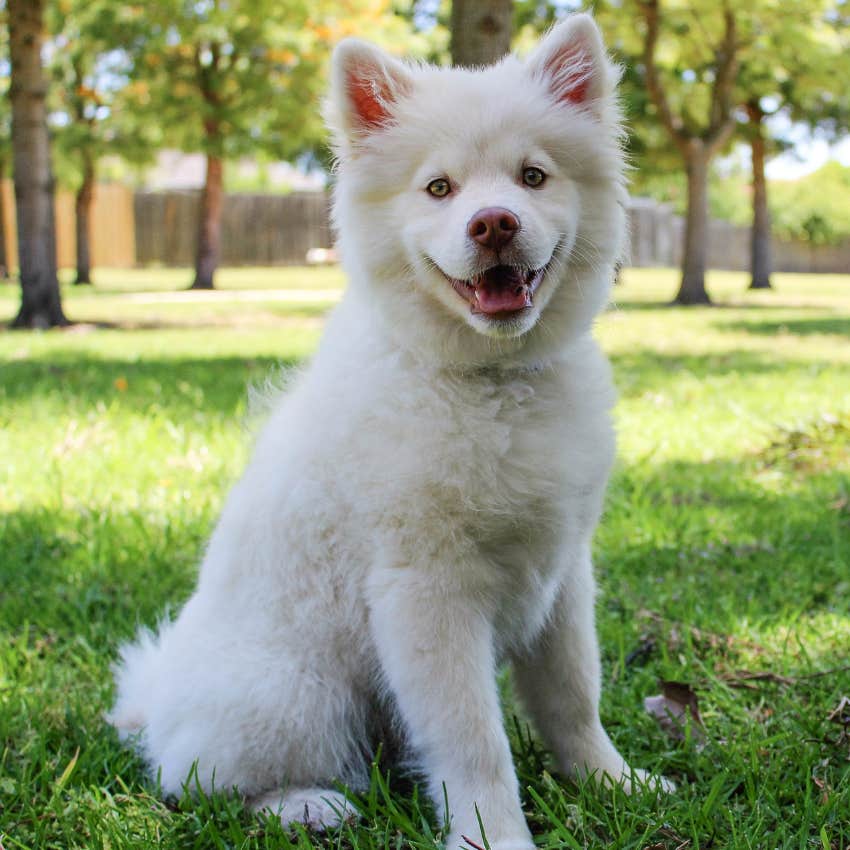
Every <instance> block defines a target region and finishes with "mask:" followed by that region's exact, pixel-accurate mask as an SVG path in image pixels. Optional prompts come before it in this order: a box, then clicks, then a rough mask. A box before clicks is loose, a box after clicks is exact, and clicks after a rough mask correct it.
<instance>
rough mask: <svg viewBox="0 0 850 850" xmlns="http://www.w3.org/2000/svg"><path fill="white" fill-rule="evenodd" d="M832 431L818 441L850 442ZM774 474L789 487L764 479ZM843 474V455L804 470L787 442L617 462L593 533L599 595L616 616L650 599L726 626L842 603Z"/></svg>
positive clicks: (838, 608)
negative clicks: (832, 436) (837, 462)
mask: <svg viewBox="0 0 850 850" xmlns="http://www.w3.org/2000/svg"><path fill="white" fill-rule="evenodd" d="M839 441H840V443H841V445H839V443H838V442H834V443H833V444H831V445H830V446H829V447H825V448H829V449H830V450H832V451H845V447H846V451H850V441H847V439H846V436H844V435H839ZM846 451H845V454H846ZM795 470H796V472H795ZM779 475H782V476H785V479H786V480H787V481H788V482H789V483H788V485H787V486H783V487H780V488H777V487H775V486H772V485H771V484H769V483H764V482H766V481H772V480H775V476H779ZM791 481H793V485H792V484H791V483H790V482H791ZM847 481H848V479H847V470H846V466H845V467H844V469H835V468H831V467H830V466H824V467H823V468H820V469H817V470H811V469H810V470H807V471H806V472H805V474H804V473H803V472H801V471H799V470H798V468H797V458H796V454H795V451H794V447H793V444H792V443H790V442H789V443H788V444H787V446H785V448H784V449H783V447H782V446H781V445H780V444H776V445H774V446H772V447H771V449H770V451H766V452H765V453H762V454H758V455H755V454H753V455H742V456H741V457H740V458H737V459H734V460H718V461H711V462H706V463H699V462H686V461H672V462H667V463H663V464H657V465H656V464H653V463H652V462H651V461H643V462H640V463H638V464H635V465H632V466H628V467H622V468H620V469H619V470H618V471H617V473H616V474H615V476H614V479H613V481H612V483H611V486H610V488H609V493H608V505H607V510H606V514H605V517H604V518H603V521H602V524H601V527H600V529H599V532H598V535H597V552H598V556H597V569H598V570H599V572H600V575H601V578H602V584H603V586H604V588H605V590H604V592H603V594H602V598H603V600H604V603H603V604H604V605H605V607H606V608H608V610H609V611H610V612H611V613H612V614H614V615H615V617H617V618H619V617H618V615H620V616H621V617H622V618H623V619H628V618H629V617H631V616H632V615H633V614H634V612H635V611H639V610H641V609H649V610H654V611H658V612H661V613H662V614H663V615H664V616H665V617H668V618H670V619H671V620H676V621H679V622H683V621H684V622H686V623H688V624H689V625H697V626H702V627H706V628H709V629H723V630H726V631H728V632H730V633H732V632H734V631H735V630H736V628H737V627H738V624H739V623H740V621H749V622H754V621H759V620H762V619H767V620H775V619H777V618H783V617H788V618H789V621H790V620H791V619H793V618H794V616H796V615H797V614H800V613H806V614H810V613H813V612H814V611H817V610H827V611H832V612H836V613H841V614H842V615H844V614H846V612H847V611H848V610H850V585H848V583H847V564H848V563H850V513H848V512H847V511H846V510H845V509H844V508H843V507H842V506H843V505H844V504H845V502H844V499H845V498H846V494H847V490H846V488H847Z"/></svg>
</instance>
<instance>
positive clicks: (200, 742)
mask: <svg viewBox="0 0 850 850" xmlns="http://www.w3.org/2000/svg"><path fill="white" fill-rule="evenodd" d="M615 77H616V74H615V72H614V71H613V69H612V68H611V66H610V65H609V63H608V61H607V59H606V56H605V52H604V49H603V46H602V42H601V39H600V35H599V32H598V30H597V28H596V26H595V24H594V22H593V21H592V19H591V18H590V17H588V16H586V15H575V16H572V17H570V18H568V19H567V20H566V21H565V22H563V23H561V24H560V25H559V26H557V27H556V28H555V29H553V30H552V31H551V32H550V34H549V35H547V36H546V37H545V38H544V39H543V41H542V43H541V44H540V45H539V47H538V48H537V49H536V51H535V52H534V53H532V55H531V56H530V57H529V58H528V59H527V60H526V61H524V62H523V61H520V60H519V59H517V58H515V57H508V58H506V59H504V60H503V61H502V62H500V63H499V64H497V65H495V66H494V67H491V68H486V69H483V70H476V71H466V70H457V69H448V68H432V67H419V66H413V67H411V66H408V65H404V64H401V63H400V62H398V61H396V60H395V59H393V58H391V57H390V56H388V55H386V54H385V53H383V52H382V51H380V50H378V49H377V48H375V47H373V46H371V45H368V44H365V43H363V42H360V41H355V40H349V41H344V42H343V43H342V44H340V45H339V47H338V48H337V49H336V52H335V54H334V58H333V88H332V94H331V98H330V104H329V116H330V123H331V126H332V130H333V133H334V138H335V145H336V150H337V154H338V157H339V180H338V183H337V185H336V189H335V207H334V215H335V222H336V226H337V229H338V232H339V241H340V247H341V251H342V256H343V259H344V262H345V267H346V270H347V272H348V275H349V278H350V286H349V288H348V290H347V291H346V293H345V297H344V299H343V301H342V303H341V304H340V305H339V307H338V308H337V309H336V311H335V312H334V313H333V315H332V317H331V318H330V320H329V322H328V326H327V330H326V332H325V336H324V339H323V341H322V344H321V346H320V348H319V350H318V352H317V354H316V356H315V358H314V359H313V362H312V364H311V366H310V368H309V369H308V370H307V371H306V372H305V373H304V374H303V375H301V377H300V378H299V379H298V381H297V382H296V384H295V386H294V387H293V388H292V389H291V390H290V391H289V392H288V393H287V394H286V396H285V397H284V398H282V399H281V400H280V402H279V404H278V405H277V407H276V409H275V410H274V412H273V414H272V415H271V417H270V420H269V421H268V423H267V425H266V426H265V428H264V430H263V432H262V434H261V436H260V438H259V441H258V444H257V447H256V451H255V454H254V458H253V460H252V462H251V464H250V466H249V467H248V469H247V471H246V472H245V475H244V477H243V478H242V480H241V481H240V482H239V483H238V484H237V485H236V487H235V488H234V489H233V492H232V493H231V494H230V498H229V499H228V501H227V504H226V507H225V509H224V512H223V514H222V517H221V520H220V522H219V524H218V527H217V528H216V530H215V532H214V534H213V536H212V539H211V541H210V544H209V549H208V551H207V553H206V557H205V559H204V562H203V565H202V567H201V572H200V577H199V582H198V588H197V590H196V591H195V594H194V595H193V596H192V598H191V599H190V600H189V602H188V603H187V605H186V606H185V608H184V609H183V610H182V612H181V613H180V615H179V617H178V618H177V619H176V621H174V622H173V623H168V624H166V625H164V626H162V628H161V629H160V631H159V633H158V634H157V635H152V634H149V633H145V634H143V635H142V636H141V637H140V638H139V640H138V642H137V643H136V644H134V645H132V646H128V647H125V648H124V650H123V654H122V661H121V663H120V665H119V668H118V672H117V678H118V696H117V702H116V705H115V708H114V710H113V712H112V715H111V720H112V722H113V723H114V724H115V725H116V726H117V727H119V729H121V730H122V731H124V732H128V733H138V736H139V739H140V743H141V746H142V747H143V750H144V754H145V756H146V759H147V761H148V762H149V764H150V765H151V767H152V768H154V769H159V770H161V779H162V786H163V790H164V791H165V792H179V790H180V788H181V785H182V783H184V782H185V781H186V779H187V777H188V775H189V774H190V771H191V769H192V765H193V763H194V762H197V777H198V779H199V781H200V782H201V784H202V785H203V786H204V787H206V788H209V787H210V786H211V785H212V783H213V781H214V782H215V785H216V787H218V788H223V789H230V788H232V787H234V786H238V789H239V791H240V793H241V794H243V795H244V796H245V797H246V798H247V799H248V800H249V801H250V802H251V803H252V804H253V805H255V806H256V807H257V808H263V809H271V810H273V811H274V812H276V813H278V814H279V815H280V817H281V818H282V819H283V820H284V821H296V820H300V821H305V822H308V823H311V824H313V825H330V824H333V823H335V822H338V820H339V818H340V817H343V816H345V815H346V814H347V813H351V812H352V808H351V804H350V803H346V800H345V798H344V797H343V795H341V794H339V793H338V792H336V791H334V790H330V789H332V788H333V787H334V783H336V782H343V783H348V785H349V786H351V787H353V788H362V787H363V786H364V784H367V783H368V770H369V760H370V757H371V756H372V754H373V753H374V748H375V747H376V745H377V744H378V743H379V742H387V741H388V740H390V739H392V740H393V741H395V744H396V745H401V746H404V747H405V748H406V752H407V753H408V754H409V755H412V756H413V758H415V760H416V764H417V766H418V767H419V768H421V770H422V771H423V772H424V775H425V776H426V777H427V782H428V789H429V792H430V794H431V796H432V798H433V800H434V802H435V804H436V805H437V807H438V808H439V809H440V811H441V813H442V814H443V815H446V814H448V815H449V816H450V817H451V833H450V835H449V836H448V843H447V846H448V847H450V848H452V850H454V848H456V847H457V846H458V845H460V844H461V842H462V840H463V836H468V837H470V838H472V839H473V841H476V842H477V843H481V841H482V835H481V829H480V827H479V823H478V815H477V814H476V810H477V812H478V813H480V817H481V821H482V823H483V825H484V830H485V834H486V837H487V840H488V841H489V843H490V846H491V847H493V848H494V850H530V848H532V847H533V843H532V840H531V836H530V834H529V831H528V827H527V825H526V823H525V820H524V818H523V813H522V809H521V806H520V798H519V793H518V787H517V780H516V776H515V773H514V769H513V765H512V762H511V753H510V749H509V746H508V739H507V736H506V735H505V731H504V728H503V721H502V714H501V711H500V707H499V696H498V692H497V687H496V680H495V674H496V668H497V666H498V665H499V664H500V662H502V661H503V660H506V661H510V663H511V664H512V667H513V675H514V681H515V684H516V689H517V691H518V693H519V695H520V697H521V699H522V702H523V704H524V706H525V708H526V709H527V711H528V712H529V714H530V716H531V718H532V719H533V721H534V722H535V724H536V726H537V728H538V730H539V732H540V734H541V736H542V737H543V738H544V739H545V741H546V742H547V744H548V745H549V746H550V747H551V749H552V751H553V753H554V755H555V757H556V759H557V763H558V765H559V766H560V768H561V769H562V770H564V771H582V772H595V773H597V774H598V775H599V776H600V777H602V776H606V777H608V778H609V780H611V781H615V782H621V783H623V784H624V785H625V786H627V787H628V786H629V785H630V783H631V782H633V781H634V780H635V778H636V777H642V774H641V773H640V772H638V771H633V770H632V769H630V768H629V767H628V765H627V764H626V763H625V761H624V760H623V757H622V756H621V755H620V754H619V752H617V750H616V748H615V747H614V746H613V745H612V743H611V741H610V740H609V738H608V736H607V734H606V733H605V731H604V730H603V728H602V726H601V724H600V721H599V714H598V702H599V689H600V666H599V655H598V649H597V643H596V637H595V630H594V581H593V575H592V567H591V560H590V544H591V536H592V534H593V530H594V526H595V525H596V522H597V520H598V517H599V513H600V507H601V504H602V497H603V491H604V488H605V482H606V478H607V475H608V471H609V467H610V464H611V460H612V456H613V452H614V437H613V432H612V427H611V423H610V418H609V411H610V408H611V406H612V403H613V400H614V392H613V389H612V383H611V377H610V374H609V367H608V365H607V363H606V360H605V358H604V357H603V355H602V354H601V353H600V351H599V349H598V348H597V346H596V344H595V343H594V341H593V340H592V339H591V335H590V330H591V324H592V321H593V318H594V316H595V315H596V314H597V312H598V311H599V310H600V309H601V308H602V306H603V305H604V304H605V302H606V298H607V295H608V288H609V282H610V281H611V279H612V273H613V266H614V263H615V261H616V260H617V259H618V258H619V256H620V251H621V243H622V240H623V235H624V212H623V206H622V202H623V199H624V188H623V158H622V154H621V149H620V138H619V129H618V110H617V107H616V102H615V98H614V93H613V89H614V84H615ZM444 787H445V796H446V798H447V799H448V805H449V812H448V813H446V812H444V811H443V807H444V803H443V801H444V792H443V788H444Z"/></svg>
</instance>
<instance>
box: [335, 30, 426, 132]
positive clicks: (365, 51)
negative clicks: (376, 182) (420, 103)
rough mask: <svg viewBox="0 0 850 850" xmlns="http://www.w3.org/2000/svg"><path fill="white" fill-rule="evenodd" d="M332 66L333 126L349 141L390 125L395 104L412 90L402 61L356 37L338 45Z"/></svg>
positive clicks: (410, 81) (409, 78)
mask: <svg viewBox="0 0 850 850" xmlns="http://www.w3.org/2000/svg"><path fill="white" fill-rule="evenodd" d="M331 67H332V71H331V98H330V99H331V104H330V105H331V107H332V111H333V114H332V115H331V118H330V123H331V124H332V125H334V126H333V129H334V130H335V131H336V132H337V134H338V135H340V134H341V135H342V136H343V137H344V138H345V139H346V140H347V141H349V142H355V143H356V142H357V141H358V140H360V139H363V138H364V137H366V136H368V135H369V134H370V133H374V132H375V131H376V130H380V129H381V128H382V127H384V126H385V125H386V124H388V123H390V122H391V120H392V113H393V108H394V106H395V104H396V102H397V101H398V99H399V98H401V97H403V96H404V95H405V94H407V93H408V92H409V91H410V89H411V88H412V77H411V74H410V71H409V70H408V69H407V68H406V67H405V66H404V65H402V63H401V62H399V61H397V60H396V59H393V58H392V56H390V55H388V54H387V53H385V52H384V51H383V50H380V49H379V48H378V47H375V46H374V45H373V44H369V43H368V42H365V41H360V40H359V39H356V38H347V39H345V40H343V41H341V42H340V43H339V44H338V45H337V46H336V48H335V50H334V53H333V59H332V60H331ZM338 141H342V139H338Z"/></svg>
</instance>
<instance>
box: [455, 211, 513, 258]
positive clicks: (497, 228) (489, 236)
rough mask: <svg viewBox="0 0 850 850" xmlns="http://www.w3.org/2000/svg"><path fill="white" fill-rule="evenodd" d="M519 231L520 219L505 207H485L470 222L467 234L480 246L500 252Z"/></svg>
mask: <svg viewBox="0 0 850 850" xmlns="http://www.w3.org/2000/svg"><path fill="white" fill-rule="evenodd" d="M518 230H519V219H518V218H517V217H516V216H515V215H514V214H513V213H512V212H511V211H510V210H506V209H505V208H504V207H485V208H484V209H483V210H478V212H477V213H475V215H474V216H472V218H471V219H470V220H469V224H468V225H467V226H466V232H467V233H468V234H469V236H470V238H471V239H474V240H475V241H476V242H477V243H478V244H479V245H483V246H484V247H485V248H490V249H491V250H492V251H498V250H499V249H500V248H504V247H505V245H507V244H508V242H510V241H511V239H513V238H514V236H515V235H516V232H517V231H518Z"/></svg>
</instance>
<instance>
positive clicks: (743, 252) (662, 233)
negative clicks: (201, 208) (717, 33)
mask: <svg viewBox="0 0 850 850" xmlns="http://www.w3.org/2000/svg"><path fill="white" fill-rule="evenodd" d="M198 201H199V193H198V192H176V191H173V192H136V193H134V192H133V191H132V190H131V189H129V188H127V187H125V186H121V185H118V184H115V183H102V184H99V185H98V186H97V188H96V190H95V196H94V203H93V208H92V229H91V245H92V264H93V267H94V268H97V267H98V266H100V267H113V268H127V267H130V266H138V265H151V264H157V265H165V266H191V265H193V263H194V260H195V240H196V235H197V227H198V222H197V215H198ZM0 203H2V204H3V209H4V212H5V217H6V252H7V253H6V256H7V257H8V258H9V263H10V264H11V265H12V266H14V265H15V256H16V250H17V249H16V239H15V208H14V191H13V189H12V185H11V182H10V181H8V180H4V181H3V184H2V187H0ZM629 217H630V221H631V257H630V264H631V265H635V266H678V265H680V263H681V255H682V237H683V229H684V222H683V221H682V219H681V217H679V216H677V215H674V214H673V212H672V210H671V209H670V207H669V206H667V205H665V204H659V203H657V202H655V201H652V200H649V199H646V198H632V199H631V201H630V205H629ZM329 219H330V210H329V200H328V195H327V194H326V193H324V192H295V193H292V194H290V195H246V194H234V195H228V196H227V197H226V198H225V203H224V209H223V221H222V233H221V243H222V244H221V248H222V252H221V253H222V257H221V261H222V263H223V264H224V265H228V266H265V265H270V266H274V265H300V264H301V263H303V262H304V261H305V258H306V256H307V252H308V251H309V250H310V249H311V248H329V247H331V244H332V233H331V228H330V223H329ZM749 240H750V231H749V228H747V227H740V226H737V225H733V224H729V223H728V222H724V221H711V222H710V225H709V240H708V265H709V267H710V268H716V269H735V270H746V269H747V268H748V267H749V251H750V248H749ZM56 245H57V253H58V260H59V265H60V267H67V266H73V265H74V263H75V259H76V258H75V253H76V246H75V238H74V199H73V196H72V195H71V194H70V193H68V192H59V193H58V194H57V197H56ZM773 268H774V270H775V271H789V272H843V273H850V242H845V243H844V244H842V245H820V246H814V247H813V246H810V245H806V244H804V243H801V242H792V241H785V240H779V239H774V240H773Z"/></svg>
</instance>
